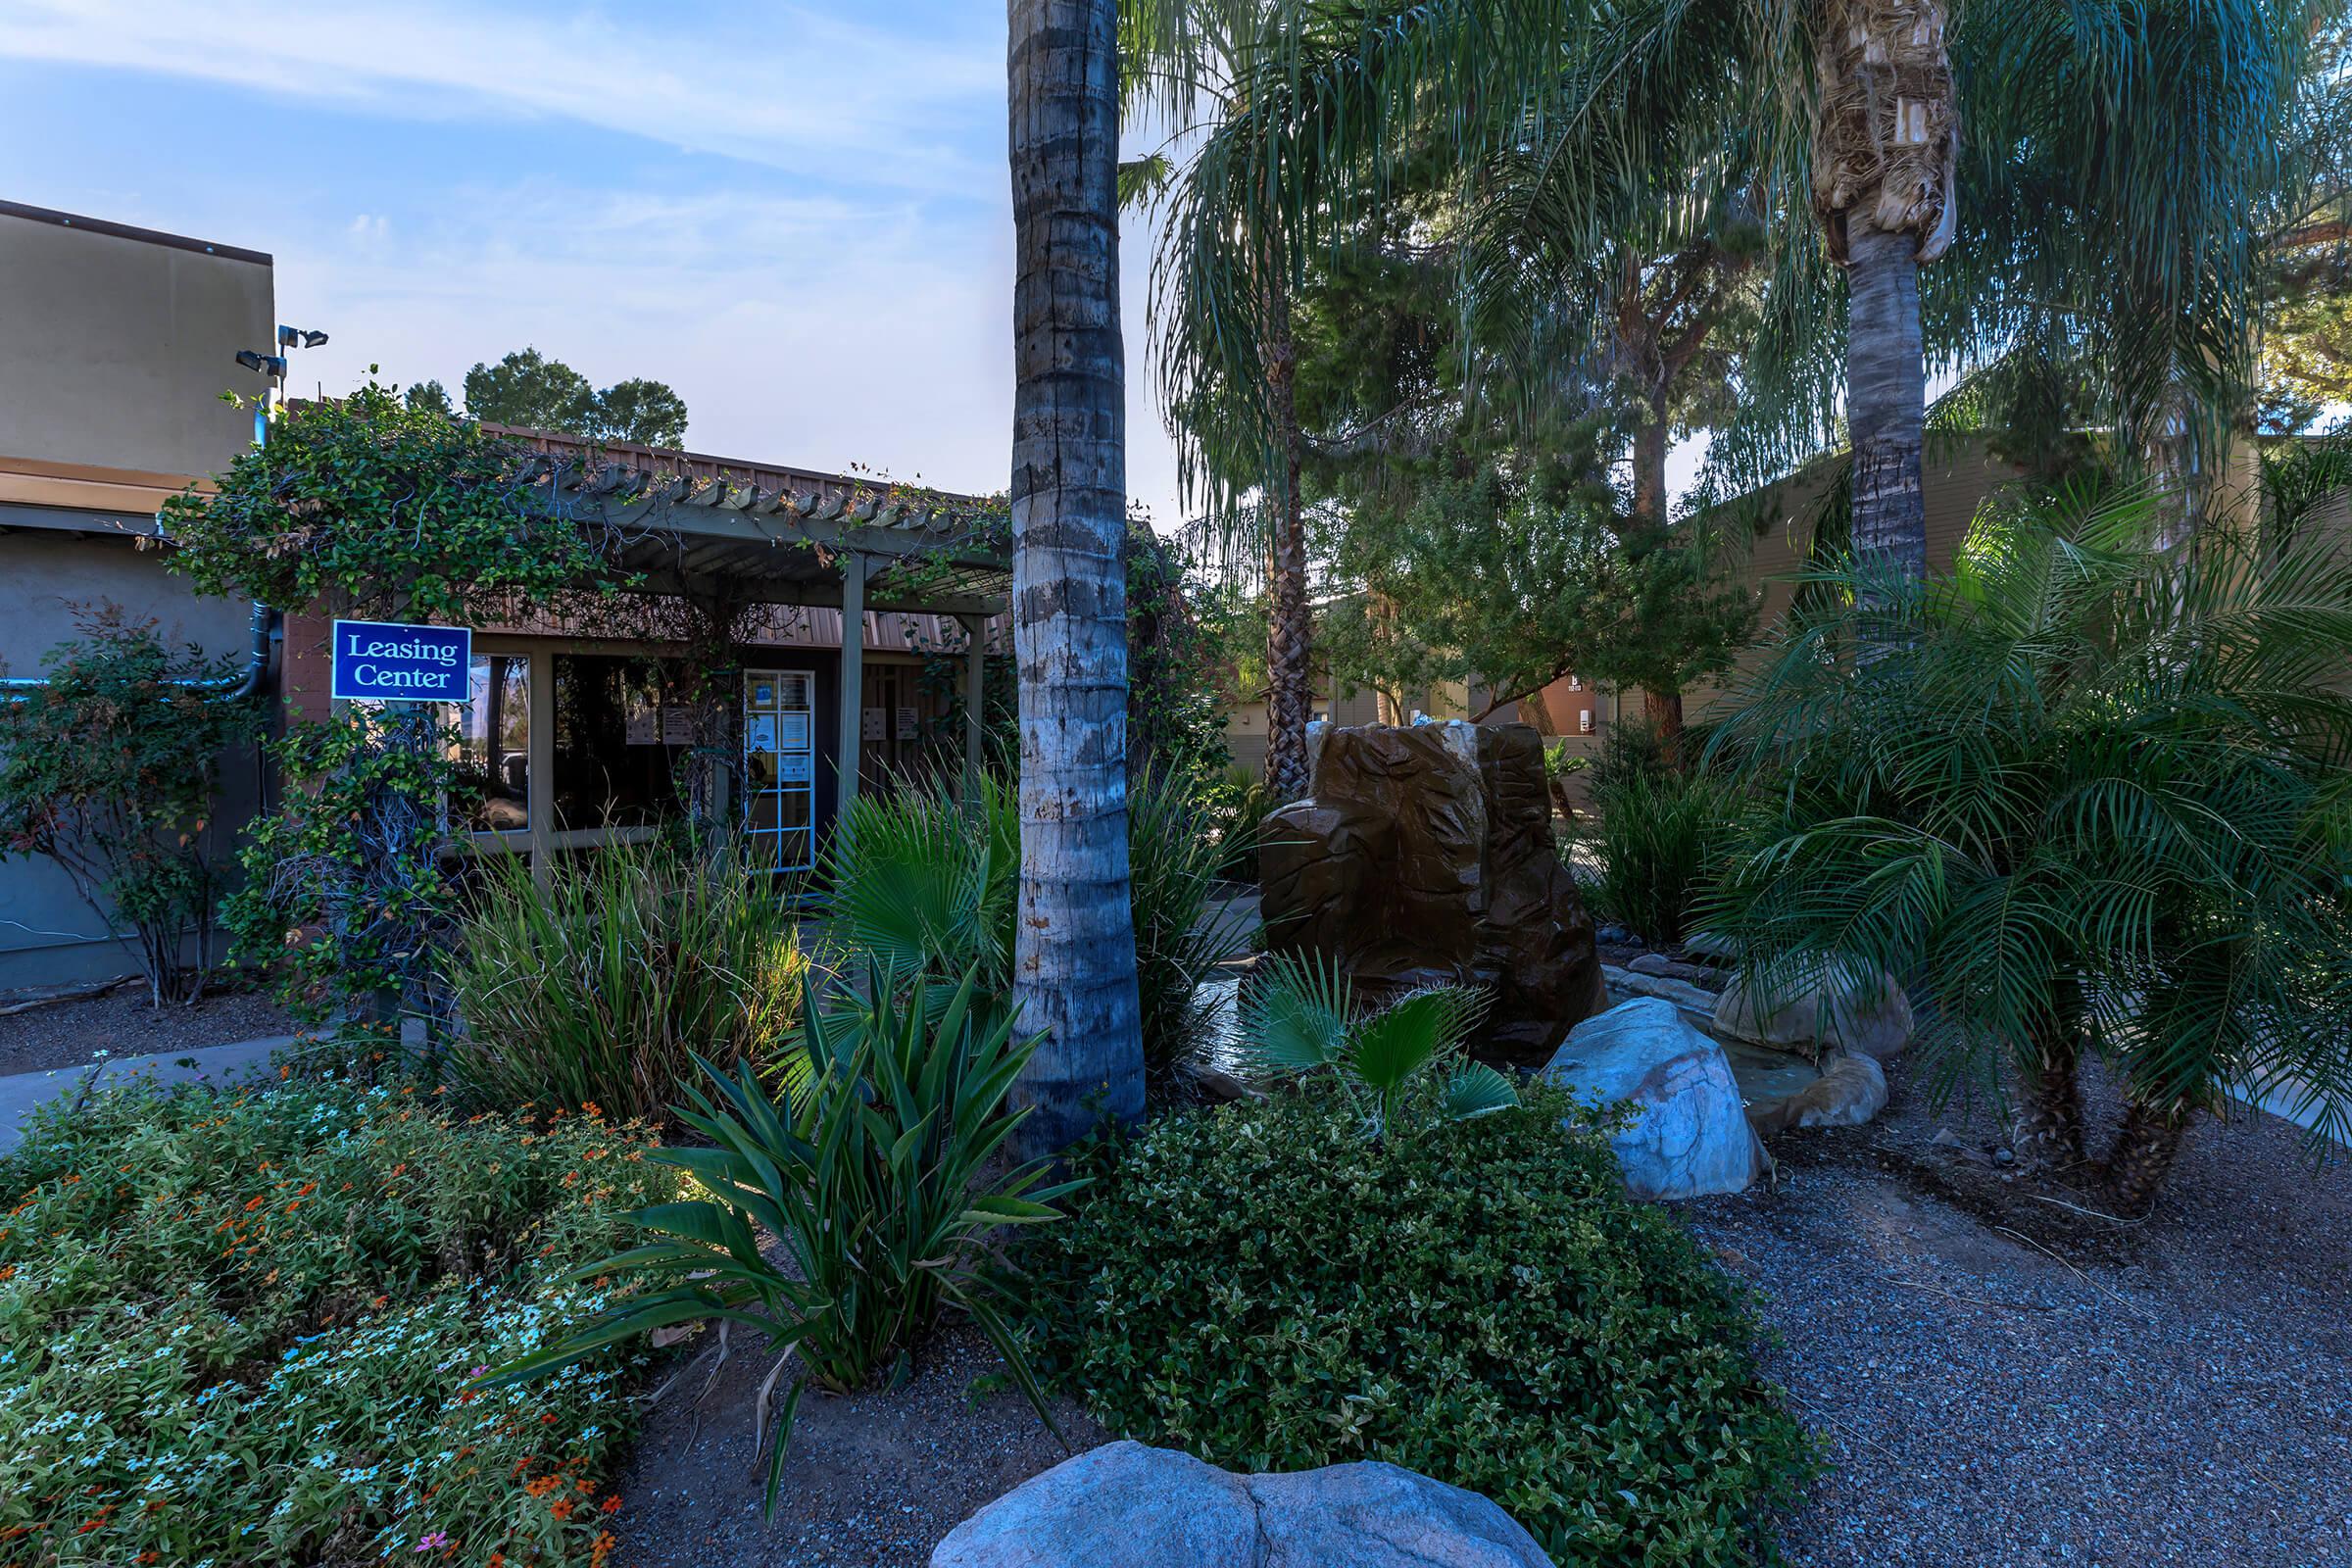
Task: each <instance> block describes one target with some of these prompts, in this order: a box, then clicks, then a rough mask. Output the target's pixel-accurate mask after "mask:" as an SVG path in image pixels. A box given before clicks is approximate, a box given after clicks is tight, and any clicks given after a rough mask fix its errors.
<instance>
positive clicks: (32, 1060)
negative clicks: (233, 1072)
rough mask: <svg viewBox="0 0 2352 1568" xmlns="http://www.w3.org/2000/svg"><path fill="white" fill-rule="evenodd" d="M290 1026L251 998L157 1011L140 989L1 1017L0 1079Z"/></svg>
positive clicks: (271, 1007) (235, 996) (221, 997)
mask: <svg viewBox="0 0 2352 1568" xmlns="http://www.w3.org/2000/svg"><path fill="white" fill-rule="evenodd" d="M293 1032H294V1021H293V1020H292V1019H291V1018H289V1017H287V1016H286V1013H285V1010H284V1009H283V1008H281V1007H279V1006H278V1005H276V1004H275V1003H273V1002H271V1001H270V999H269V998H267V997H264V996H260V995H258V994H256V993H254V992H230V993H221V994H216V995H214V996H209V997H206V998H205V999H204V1000H203V1001H201V1002H198V1003H196V1004H195V1005H192V1006H185V1007H182V1006H176V1005H165V1006H163V1007H160V1008H159V1007H155V1006H152V1005H149V1003H148V1001H147V991H146V988H145V986H144V985H141V984H137V983H133V984H131V985H127V986H124V987H123V989H122V990H120V991H113V992H109V993H108V994H107V995H105V996H103V997H95V998H91V999H89V1000H87V1001H82V1002H59V1003H52V1004H49V1005H45V1006H39V1007H33V1008H30V1009H28V1010H26V1011H24V1012H18V1013H9V1014H6V1015H0V1074H6V1073H16V1072H46V1071H48V1070H49V1069H50V1068H53V1067H78V1066H80V1065H81V1064H82V1063H84V1062H87V1061H95V1060H97V1059H98V1058H99V1056H100V1055H101V1054H104V1055H107V1056H114V1057H122V1056H156V1055H162V1054H166V1053H168V1052H173V1051H195V1050H199V1049H201V1048H203V1047H205V1046H226V1045H233V1044H235V1043H236V1042H238V1041H243V1040H261V1039H266V1038H268V1037H270V1036H271V1035H284V1034H292V1033H293Z"/></svg>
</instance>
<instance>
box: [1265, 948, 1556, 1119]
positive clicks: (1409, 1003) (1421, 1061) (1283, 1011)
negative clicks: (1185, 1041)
mask: <svg viewBox="0 0 2352 1568" xmlns="http://www.w3.org/2000/svg"><path fill="white" fill-rule="evenodd" d="M1485 1006H1486V999H1485V998H1484V996H1483V995H1482V994H1481V993H1479V992H1477V991H1474V990H1471V989H1469V988H1468V987H1464V986H1432V987H1429V988H1427V989H1425V990H1421V991H1414V992H1410V993H1408V994H1406V995H1405V996H1403V997H1399V998H1397V1000H1396V1001H1394V1002H1391V1003H1389V1004H1388V1005H1385V1006H1382V1007H1378V1008H1375V1009H1372V1010H1370V1011H1366V1010H1364V1009H1363V1008H1362V1007H1360V1006H1359V1005H1358V1004H1357V1001H1356V997H1355V988H1354V985H1353V984H1352V983H1351V982H1350V981H1349V980H1348V976H1347V974H1346V973H1345V972H1343V971H1342V970H1341V969H1339V968H1338V967H1337V966H1336V965H1331V964H1326V963H1325V962H1323V961H1322V959H1321V958H1319V957H1316V956H1307V957H1299V956H1296V955H1291V954H1284V955H1281V956H1276V957H1273V958H1269V959H1268V960H1267V961H1266V967H1265V970H1264V972H1263V973H1262V974H1260V975H1259V976H1257V977H1256V978H1255V979H1254V980H1253V982H1252V984H1251V986H1250V989H1249V991H1248V992H1247V994H1246V996H1245V999H1244V1001H1243V1004H1242V1009H1241V1032H1242V1043H1243V1048H1244V1050H1245V1051H1247V1052H1248V1053H1249V1054H1250V1056H1251V1057H1253V1058H1254V1059H1255V1061H1256V1062H1257V1064H1258V1065H1259V1066H1261V1067H1263V1068H1265V1069H1267V1070H1269V1071H1273V1072H1280V1073H1291V1074H1309V1075H1319V1076H1328V1077H1330V1078H1331V1079H1333V1080H1334V1081H1336V1082H1337V1083H1338V1084H1339V1085H1340V1086H1341V1089H1342V1090H1343V1092H1345V1093H1346V1094H1348V1096H1349V1097H1350V1098H1351V1099H1354V1100H1356V1101H1358V1102H1359V1103H1361V1104H1362V1106H1363V1108H1364V1113H1365V1125H1366V1126H1367V1127H1368V1128H1369V1129H1370V1130H1371V1133H1372V1136H1373V1137H1374V1138H1384V1137H1386V1136H1387V1135H1388V1132H1389V1129H1390V1128H1391V1127H1393V1126H1394V1125H1396V1122H1397V1116H1398V1113H1399V1112H1400V1111H1401V1110H1402V1109H1403V1108H1404V1107H1405V1106H1406V1105H1407V1104H1408V1103H1409V1102H1410V1099H1411V1096H1412V1095H1413V1093H1414V1091H1415V1090H1416V1088H1417V1087H1418V1086H1420V1085H1421V1084H1422V1083H1423V1081H1424V1080H1425V1079H1426V1078H1428V1077H1429V1076H1430V1075H1432V1074H1440V1076H1439V1077H1438V1078H1437V1081H1436V1095H1435V1098H1434V1100H1433V1101H1432V1109H1433V1110H1434V1112H1435V1114H1436V1115H1437V1116H1438V1118H1439V1119H1441V1120H1444V1121H1461V1120H1466V1119H1467V1118H1469V1117H1472V1116H1483V1115H1486V1114H1488V1113H1489V1112H1490V1111H1496V1110H1503V1109H1506V1108H1508V1107H1509V1106H1512V1105H1515V1104H1517V1103H1519V1095H1518V1091H1517V1090H1515V1089H1513V1088H1512V1087H1511V1081H1510V1080H1509V1079H1508V1078H1505V1077H1504V1076H1503V1075H1502V1074H1501V1073H1499V1072H1496V1071H1495V1069H1494V1068H1492V1067H1490V1066H1488V1065H1487V1064H1486V1063H1485V1062H1481V1061H1469V1060H1466V1059H1463V1058H1462V1055H1461V1051H1462V1042H1463V1041H1464V1040H1465V1039H1467V1038H1468V1037H1469V1033H1470V1030H1471V1028H1472V1026H1473V1025H1475V1024H1476V1023H1477V1022H1478V1016H1479V1014H1480V1012H1481V1011H1483V1010H1484V1009H1485Z"/></svg>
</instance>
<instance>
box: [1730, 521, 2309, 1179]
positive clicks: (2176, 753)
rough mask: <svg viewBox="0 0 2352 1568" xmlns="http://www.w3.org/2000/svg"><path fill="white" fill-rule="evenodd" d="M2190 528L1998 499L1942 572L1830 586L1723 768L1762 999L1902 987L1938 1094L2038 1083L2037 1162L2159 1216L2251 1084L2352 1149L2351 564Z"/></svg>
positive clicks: (2028, 1142) (1751, 963)
mask: <svg viewBox="0 0 2352 1568" xmlns="http://www.w3.org/2000/svg"><path fill="white" fill-rule="evenodd" d="M2163 517H2164V511H2163V508H2162V507H2161V506H2160V505H2159V504H2158V502H2157V500H2156V499H2155V497H2154V496H2153V495H2152V493H2151V492H2150V491H2149V490H2148V489H2147V488H2144V487H2124V486H2118V485H2116V484H2113V483H2111V482H2098V483H2086V484H2082V485H2079V486H2077V487H2074V488H2062V489H2059V490H2057V491H2055V492H2045V493H2041V494H2028V495H2023V496H2020V497H2017V498H2014V499H2011V500H2009V501H2007V502H2006V503H1996V504H1995V505H1993V506H1991V507H1988V508H1987V510H1986V512H1985V515H1981V516H1980V518H1979V520H1978V522H1977V524H1976V527H1975V529H1974V531H1973V532H1972V533H1971V535H1970V537H1969V539H1968V541H1967V543H1966V546H1965V548H1964V552H1963V557H1962V560H1961V562H1960V564H1959V565H1958V567H1957V568H1956V570H1955V571H1954V573H1953V574H1952V576H1951V577H1950V578H1949V579H1948V580H1938V581H1935V582H1932V583H1928V584H1924V585H1923V584H1910V585H1903V584H1900V583H1896V582H1894V581H1892V580H1890V578H1889V576H1888V574H1887V573H1886V572H1885V571H1884V569H1883V568H1872V567H1838V568H1835V569H1829V570H1825V571H1822V572H1819V573H1816V574H1814V581H1813V582H1812V583H1811V584H1810V585H1809V586H1813V587H1815V588H1817V589H1818V590H1819V591H1817V592H1815V593H1812V594H1810V595H1807V596H1805V605H1806V608H1803V609H1800V610H1798V611H1796V612H1793V613H1791V616H1790V618H1789V621H1788V622H1787V623H1786V624H1785V626H1784V627H1783V628H1782V631H1781V633H1780V636H1779V640H1778V643H1777V646H1776V647H1775V649H1774V651H1773V654H1772V657H1771V659H1770V660H1769V662H1767V663H1765V664H1764V665H1763V666H1762V667H1761V668H1760V669H1759V671H1758V672H1757V673H1756V674H1755V676H1754V677H1753V678H1752V680H1751V681H1750V682H1749V684H1748V685H1747V687H1746V688H1745V689H1744V690H1743V691H1742V692H1740V694H1739V698H1738V702H1737V704H1736V706H1735V708H1734V709H1733V711H1732V712H1731V714H1730V716H1729V717H1728V718H1727V720H1726V721H1725V723H1724V724H1723V726H1722V727H1721V728H1720V729H1719V731H1718V732H1717V734H1716V736H1715V738H1714V741H1713V743H1712V746H1711V760H1712V761H1713V762H1714V763H1715V764H1716V765H1718V766H1720V767H1723V768H1725V769H1727V770H1728V771H1729V773H1730V774H1731V776H1732V777H1733V778H1734V779H1735V780H1736V781H1738V782H1739V783H1740V785H1742V786H1744V788H1745V790H1746V791H1747V792H1748V794H1749V797H1750V799H1751V800H1752V801H1753V802H1754V816H1753V818H1752V820H1750V821H1748V822H1747V823H1746V824H1745V838H1744V844H1743V849H1742V852H1741V853H1740V855H1739V856H1737V857H1736V858H1735V866H1736V868H1735V870H1734V872H1733V873H1732V875H1731V877H1730V879H1729V881H1728V883H1727V885H1726V886H1725V888H1724V889H1723V891H1722V892H1721V894H1720V895H1719V897H1718V898H1717V900H1716V901H1715V903H1714V904H1713V906H1712V907H1710V908H1709V909H1708V910H1707V911H1706V915H1707V918H1708V919H1709V921H1710V923H1711V925H1712V926H1713V928H1714V929H1715V930H1716V931H1717V932H1718V933H1719V934H1722V935H1727V936H1730V937H1733V938H1735V939H1737V940H1738V941H1739V942H1740V944H1741V945H1742V949H1743V951H1744V952H1745V953H1746V954H1747V955H1748V956H1749V957H1748V959H1747V967H1748V970H1749V979H1750V983H1751V984H1752V985H1753V986H1755V987H1756V988H1757V989H1758V990H1759V991H1760V992H1761V993H1763V994H1767V995H1789V994H1793V992H1794V991H1796V990H1797V989H1798V988H1800V987H1806V986H1809V985H1811V984H1812V983H1814V982H1816V981H1818V980H1819V979H1821V978H1823V977H1824V974H1825V971H1826V972H1831V973H1832V974H1833V975H1835V974H1837V973H1844V974H1847V975H1849V976H1856V975H1861V974H1866V973H1868V972H1870V971H1872V970H1884V971H1887V972H1891V973H1893V974H1894V975H1896V976H1897V977H1898V978H1899V979H1900V980H1901V981H1902V983H1903V984H1904V986H1905V987H1906V988H1907V989H1908V990H1909V991H1910V994H1911V996H1912V999H1913V1001H1914V1003H1915V1005H1918V1007H1919V1010H1920V1014H1921V1017H1922V1029H1921V1037H1920V1039H1921V1047H1922V1050H1923V1052H1925V1053H1926V1054H1927V1056H1928V1059H1929V1060H1930V1061H1931V1062H1932V1063H1933V1064H1934V1066H1935V1068H1936V1088H1937V1091H1938V1092H1939V1093H1948V1092H1949V1091H1950V1090H1951V1089H1952V1088H1953V1087H1954V1086H1955V1085H1956V1084H1957V1083H1958V1082H1960V1081H1962V1079H1963V1078H1964V1077H1968V1076H1990V1069H1991V1068H1993V1067H1994V1066H1996V1065H1997V1064H1998V1062H1999V1061H2000V1060H2001V1059H2002V1058H2003V1057H2004V1056H2005V1057H2007V1058H2009V1059H2011V1060H2013V1061H2014V1063H2015V1065H2016V1067H2017V1068H2018V1070H2019V1076H2020V1078H2021V1079H2022V1083H2023V1088H2024V1099H2025V1105H2026V1114H2025V1116H2024V1118H2023V1122H2022V1127H2021V1136H2020V1142H2021V1145H2022V1147H2023V1150H2024V1152H2028V1153H2029V1154H2031V1155H2033V1156H2035V1157H2036V1158H2038V1159H2039V1160H2040V1161H2041V1162H2043V1163H2045V1164H2047V1165H2049V1166H2052V1167H2055V1168H2058V1169H2061V1170H2079V1171H2087V1172H2088V1173H2089V1174H2090V1175H2091V1176H2092V1177H2093V1178H2094V1180H2095V1181H2096V1182H2098V1183H2100V1184H2103V1186H2104V1187H2105V1189H2106V1190H2107V1193H2108V1196H2110V1197H2111V1198H2112V1200H2113V1201H2115V1202H2116V1203H2118V1204H2119V1205H2120V1206H2121V1207H2122V1208H2124V1209H2125V1210H2127V1211H2133V1212H2136V1211H2139V1210H2142V1209H2144V1208H2145V1207H2146V1205H2147V1204H2148V1202H2149V1201H2151V1199H2152V1198H2153V1197H2154V1195H2155V1193H2156V1192H2157V1190H2158V1188H2159V1186H2160V1184H2161V1183H2162V1181H2163V1179H2164V1176H2165V1173H2166V1171H2167V1169H2168V1168H2169V1166H2170V1164H2171V1162H2172V1160H2173V1157H2174V1154H2175V1152H2177V1150H2178V1148H2179V1144H2180V1137H2181V1134H2182V1132H2183V1131H2184V1130H2185V1129H2186V1127H2187V1126H2188V1124H2189V1122H2190V1120H2191V1118H2192V1117H2193V1116H2194V1114H2195V1113H2196V1112H2197V1111H2198V1110H2200V1109H2203V1108H2206V1107H2209V1106H2212V1105H2214V1104H2215V1103H2217V1102H2218V1101H2219V1100H2220V1099H2221V1097H2222V1096H2224V1095H2225V1094H2226V1093H2231V1092H2235V1093H2243V1094H2249V1095H2253V1096H2256V1097H2258V1098H2265V1099H2268V1100H2270V1102H2271V1103H2285V1104H2288V1105H2290V1106H2292V1107H2294V1108H2296V1109H2298V1110H2300V1111H2301V1112H2303V1113H2304V1114H2305V1118H2306V1120H2307V1121H2308V1122H2309V1124H2310V1125H2312V1126H2313V1127H2314V1129H2315V1135H2317V1134H2320V1133H2329V1134H2333V1135H2335V1136H2339V1137H2340V1136H2343V1135H2345V1134H2347V1133H2352V1046H2348V1044H2347V1036H2346V1033H2345V1030H2344V1027H2343V1019H2344V1017H2345V1016H2346V1012H2347V1008H2348V1007H2352V771H2348V767H2352V696H2347V692H2346V684H2345V679H2346V675H2347V672H2348V671H2352V560H2348V559H2347V557H2346V553H2345V552H2343V551H2342V550H2341V549H2340V547H2338V546H2336V545H2335V544H2334V543H2333V542H2332V541H2329V540H2327V539H2326V538H2323V537H2318V536H2317V531H2316V530H2315V531H2311V532H2308V533H2307V534H2306V536H2304V537H2302V538H2299V539H2290V540H2287V541H2284V542H2281V543H2279V544H2277V545H2275V546H2273V547H2269V548H2264V547H2260V546H2257V545H2255V544H2252V543H2247V542H2241V541H2238V540H2235V539H2232V538H2230V537H2228V536H2226V535H2224V534H2222V533H2221V532H2219V531H2218V530H2215V531H2209V532H2208V533H2207V534H2206V535H2204V536H2203V537H2201V539H2200V540H2199V541H2198V543H2197V544H2196V546H2195V547H2194V548H2189V547H2184V546H2175V547H2171V548H2163V547H2160V546H2158V545H2157V544H2155V543H2154V542H2153V541H2155V540H2157V539H2158V538H2159V537H2160V535H2161V533H2162V524H2163ZM1865 646H1867V647H1871V648H1873V649H1874V650H1875V652H1874V655H1873V657H1870V658H1867V659H1860V660H1857V659H1856V658H1854V657H1853V655H1854V651H1855V650H1856V649H1857V648H1859V647H1865ZM2086 1057H2097V1058H2099V1059H2102V1060H2103V1061H2105V1062H2106V1063H2107V1065H2108V1066H2109V1068H2110V1069H2111V1072H2112V1074H2113V1076H2114V1078H2115V1080H2116V1082H2117V1083H2118V1084H2119V1086H2120V1088H2121V1091H2122V1094H2123V1097H2124V1101H2125V1106H2126V1109H2125V1114H2124V1118H2123V1121H2122V1124H2121V1127H2120V1130H2119V1131H2118V1132H2117V1134H2116V1137H2115V1141H2114V1143H2113V1146H2112V1147H2111V1148H2110V1149H2109V1150H2108V1151H2107V1152H2105V1154H2104V1156H2103V1157H2101V1158H2098V1159H2097V1160H2095V1161H2094V1160H2092V1158H2091V1157H2090V1153H2089V1151H2088V1149H2087V1148H2086V1139H2085V1133H2084V1127H2083V1115H2082V1098H2081V1089H2080V1083H2079V1069H2080V1067H2081V1065H2082V1062H2083V1060H2084V1059H2085V1058H2086Z"/></svg>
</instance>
